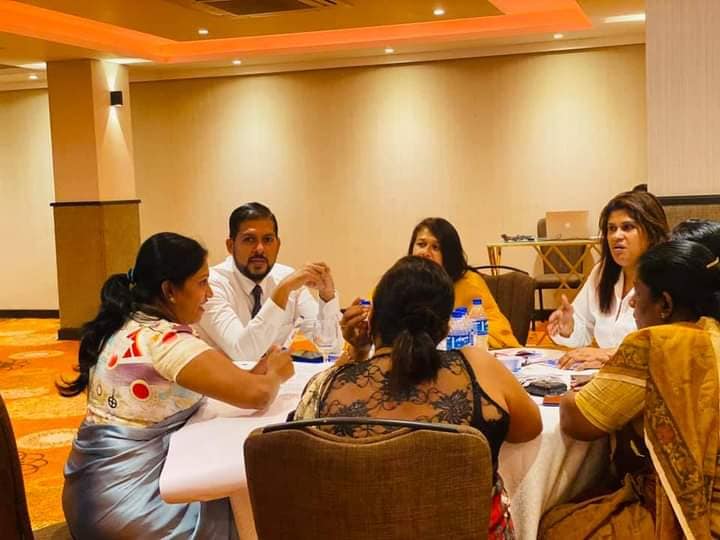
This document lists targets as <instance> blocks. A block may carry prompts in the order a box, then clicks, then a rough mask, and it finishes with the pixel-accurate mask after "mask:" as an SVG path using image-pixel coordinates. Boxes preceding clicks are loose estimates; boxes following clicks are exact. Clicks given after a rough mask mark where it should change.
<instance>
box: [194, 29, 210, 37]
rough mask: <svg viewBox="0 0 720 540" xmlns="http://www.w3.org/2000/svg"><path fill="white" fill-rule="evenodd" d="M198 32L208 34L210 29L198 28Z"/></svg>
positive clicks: (203, 34) (202, 34)
mask: <svg viewBox="0 0 720 540" xmlns="http://www.w3.org/2000/svg"><path fill="white" fill-rule="evenodd" d="M197 32H198V34H199V35H201V36H207V35H208V34H209V33H210V31H209V30H208V29H207V28H198V31H197Z"/></svg>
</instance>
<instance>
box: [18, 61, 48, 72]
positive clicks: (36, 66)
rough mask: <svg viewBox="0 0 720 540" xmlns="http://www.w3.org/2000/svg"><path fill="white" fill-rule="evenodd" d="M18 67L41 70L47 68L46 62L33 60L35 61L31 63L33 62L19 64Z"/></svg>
mask: <svg viewBox="0 0 720 540" xmlns="http://www.w3.org/2000/svg"><path fill="white" fill-rule="evenodd" d="M18 67H19V68H23V69H42V70H46V69H47V64H46V63H45V62H35V63H33V64H20V65H19V66H18Z"/></svg>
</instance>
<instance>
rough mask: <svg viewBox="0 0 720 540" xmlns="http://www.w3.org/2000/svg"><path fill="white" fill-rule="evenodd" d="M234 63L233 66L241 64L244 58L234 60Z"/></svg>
mask: <svg viewBox="0 0 720 540" xmlns="http://www.w3.org/2000/svg"><path fill="white" fill-rule="evenodd" d="M232 63H233V66H239V65H240V64H242V60H233V61H232Z"/></svg>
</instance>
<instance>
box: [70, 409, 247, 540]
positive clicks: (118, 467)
mask: <svg viewBox="0 0 720 540" xmlns="http://www.w3.org/2000/svg"><path fill="white" fill-rule="evenodd" d="M196 409H197V407H192V408H190V409H187V410H185V411H181V412H179V413H177V414H175V415H173V416H171V417H170V418H168V419H167V420H164V421H162V422H159V423H157V424H155V425H153V426H152V427H147V428H128V427H121V426H112V425H99V424H86V423H83V425H82V426H81V427H80V430H79V431H78V435H77V438H76V439H75V441H74V443H73V449H72V453H71V454H70V458H69V460H68V462H67V465H66V466H65V489H64V491H63V507H64V509H65V517H66V519H67V521H68V523H69V524H70V527H71V530H72V532H73V534H74V536H75V538H78V539H80V538H113V537H115V538H119V537H124V538H192V539H198V540H199V539H202V538H237V535H236V532H235V524H234V522H233V519H232V513H231V511H230V504H229V501H228V499H220V500H217V501H210V502H207V503H200V502H196V503H191V504H167V503H165V502H163V501H162V499H161V498H160V493H159V483H158V482H159V477H160V473H161V471H162V467H163V464H164V462H165V456H166V454H167V447H168V443H169V440H170V435H171V434H172V433H173V432H174V431H175V430H177V429H179V428H180V427H182V425H183V424H185V421H186V420H187V419H188V418H189V417H190V416H191V415H192V413H193V412H195V410H196Z"/></svg>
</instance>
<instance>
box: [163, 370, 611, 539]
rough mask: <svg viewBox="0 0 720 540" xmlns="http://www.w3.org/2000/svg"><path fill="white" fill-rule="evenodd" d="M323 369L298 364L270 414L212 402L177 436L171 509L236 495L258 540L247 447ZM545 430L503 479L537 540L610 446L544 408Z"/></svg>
mask: <svg viewBox="0 0 720 540" xmlns="http://www.w3.org/2000/svg"><path fill="white" fill-rule="evenodd" d="M322 367H323V366H322V365H319V366H318V365H313V364H296V374H295V376H294V377H293V378H292V379H290V380H289V381H288V382H287V383H286V384H284V385H283V387H282V388H281V390H280V393H279V395H278V397H277V399H276V400H275V402H274V403H273V404H272V405H271V406H270V408H269V409H268V410H266V411H262V412H257V411H250V410H246V409H238V408H236V407H232V406H229V405H226V404H224V403H220V402H217V401H215V400H207V401H206V403H205V404H203V406H201V408H200V409H199V410H198V411H197V412H196V413H195V415H194V416H193V417H192V418H191V419H190V421H189V422H188V423H187V424H186V425H185V426H183V427H182V428H181V429H179V430H178V431H177V432H176V433H174V434H173V436H172V438H171V440H170V447H169V450H168V456H167V460H166V462H165V466H164V468H163V471H162V474H161V476H160V492H161V494H162V497H163V499H164V500H165V501H166V502H170V503H180V502H190V501H207V500H212V499H218V498H223V497H230V501H231V503H232V507H233V513H234V515H235V521H236V525H237V527H238V532H239V534H240V538H241V540H248V539H253V540H254V539H255V538H257V535H256V533H255V527H254V523H253V519H252V510H251V508H250V501H249V498H248V490H247V480H246V477H245V460H244V454H243V444H244V442H245V439H246V438H247V437H248V435H249V434H250V432H251V431H252V430H253V429H255V428H257V427H261V426H265V425H268V424H273V423H277V422H284V421H285V418H286V417H287V415H288V413H289V412H290V411H292V410H293V409H294V408H295V406H296V405H297V402H298V399H299V397H300V393H301V392H302V389H303V387H304V386H305V383H306V382H307V381H308V380H309V379H310V377H311V376H312V375H313V374H314V373H317V372H318V371H320V370H321V369H322ZM540 409H541V413H542V418H543V432H542V434H541V435H540V436H538V437H537V438H536V439H534V440H533V441H530V442H528V443H523V444H510V443H505V444H504V445H503V447H502V449H501V451H500V463H499V470H500V474H501V475H502V477H503V480H504V481H505V486H506V488H507V490H508V494H509V495H510V498H511V513H512V517H513V521H514V523H515V530H516V534H517V538H519V539H528V540H531V539H535V538H536V536H537V526H538V523H539V521H540V517H541V516H542V513H543V512H544V511H545V510H547V509H548V508H550V507H551V506H554V505H555V504H558V503H559V502H562V501H564V500H567V499H569V498H570V497H572V496H574V495H577V494H578V493H580V492H581V491H582V490H584V489H586V488H587V487H589V486H591V485H592V484H593V483H594V482H595V480H596V479H597V478H598V477H599V476H600V475H602V474H603V473H604V472H605V470H606V467H605V462H606V459H607V444H606V441H604V440H603V441H597V442H595V443H584V442H579V441H574V440H571V439H568V438H567V437H565V436H564V435H562V433H561V432H560V426H559V409H558V407H541V408H540Z"/></svg>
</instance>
